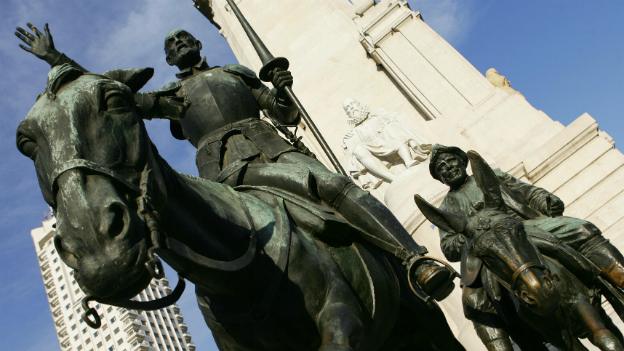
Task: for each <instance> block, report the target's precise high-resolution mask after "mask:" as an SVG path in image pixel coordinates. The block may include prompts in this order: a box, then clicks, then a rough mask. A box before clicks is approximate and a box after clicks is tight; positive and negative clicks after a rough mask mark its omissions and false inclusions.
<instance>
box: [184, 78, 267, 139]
mask: <svg viewBox="0 0 624 351" xmlns="http://www.w3.org/2000/svg"><path fill="white" fill-rule="evenodd" d="M181 84H182V88H181V89H180V91H179V92H178V95H183V96H184V98H185V99H186V100H187V101H189V102H190V106H189V108H188V110H187V111H186V113H185V114H184V117H183V118H182V119H181V120H180V124H181V125H182V130H183V131H184V136H186V137H187V138H188V139H189V140H190V142H191V143H192V144H193V145H195V147H197V143H198V142H199V140H200V139H201V138H202V137H203V136H205V135H207V134H208V133H210V132H212V131H214V130H216V129H218V128H220V127H223V126H224V125H226V124H228V123H233V122H237V121H240V120H243V119H246V118H250V117H259V116H260V107H259V105H258V102H257V101H256V98H255V97H254V96H253V94H252V93H251V89H250V88H249V86H247V84H245V82H244V81H243V80H242V78H240V77H239V76H237V75H235V74H232V73H228V72H225V71H224V70H223V69H221V68H214V69H210V70H206V71H203V72H200V73H197V74H195V75H193V76H192V77H190V78H187V79H185V80H183V81H182V82H181Z"/></svg>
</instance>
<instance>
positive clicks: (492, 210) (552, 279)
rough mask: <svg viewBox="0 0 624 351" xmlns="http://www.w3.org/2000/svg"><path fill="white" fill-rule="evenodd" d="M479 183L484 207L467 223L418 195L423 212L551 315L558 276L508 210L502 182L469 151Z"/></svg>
mask: <svg viewBox="0 0 624 351" xmlns="http://www.w3.org/2000/svg"><path fill="white" fill-rule="evenodd" d="M468 158H469V160H470V165H471V168H472V172H473V176H474V178H475V182H476V184H477V186H478V187H479V189H481V191H482V193H483V203H480V204H479V206H478V208H477V211H476V212H475V213H474V214H473V215H472V216H470V217H469V218H465V217H461V216H459V215H456V214H454V213H450V212H448V211H445V210H441V209H438V208H436V207H434V206H433V205H431V204H430V203H428V202H427V201H426V200H424V199H423V198H422V197H420V196H418V195H416V196H415V201H416V204H417V206H418V208H419V209H420V210H421V212H422V213H423V214H424V215H425V217H427V219H429V220H430V221H431V222H432V223H433V224H435V225H436V226H438V227H439V228H440V229H442V230H444V231H447V232H450V233H461V234H463V235H465V236H466V237H467V239H468V241H467V243H466V247H465V248H464V249H465V250H467V251H466V254H467V255H469V256H473V257H477V258H479V259H481V260H482V261H483V263H484V264H485V266H486V267H487V268H488V269H489V270H490V271H491V272H492V273H494V275H495V276H496V277H497V278H498V281H499V282H500V283H501V285H503V286H504V287H506V288H507V289H508V290H509V291H511V292H512V293H514V294H515V295H516V296H517V297H518V298H519V300H520V301H522V302H523V303H524V304H525V305H526V306H528V307H530V308H531V310H532V311H533V312H535V313H538V314H540V315H544V314H548V313H550V312H551V311H552V310H553V309H554V308H555V307H556V306H557V305H558V299H559V295H558V292H557V289H556V288H555V284H556V280H557V277H556V275H554V274H552V273H551V272H550V270H549V269H548V268H547V267H546V266H545V264H544V260H543V258H542V256H541V255H540V253H539V252H538V250H537V249H536V247H535V246H534V245H533V244H532V243H531V242H530V241H529V240H528V237H527V235H526V232H525V230H524V226H523V224H522V220H521V219H519V218H518V217H516V216H514V215H513V214H511V213H510V211H509V210H508V209H507V208H506V207H505V203H504V201H503V196H502V192H501V185H500V182H499V179H498V177H497V176H496V174H495V173H494V171H493V170H492V169H491V168H490V166H489V165H488V164H487V162H486V161H485V160H484V159H483V158H481V156H480V155H479V154H478V153H477V152H475V151H469V152H468Z"/></svg>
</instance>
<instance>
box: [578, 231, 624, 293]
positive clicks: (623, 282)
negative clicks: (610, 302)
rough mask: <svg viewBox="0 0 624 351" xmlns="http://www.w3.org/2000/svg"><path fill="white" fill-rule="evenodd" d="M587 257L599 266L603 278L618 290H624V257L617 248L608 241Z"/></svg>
mask: <svg viewBox="0 0 624 351" xmlns="http://www.w3.org/2000/svg"><path fill="white" fill-rule="evenodd" d="M605 241H606V240H605ZM587 257H588V258H589V259H590V260H591V261H592V262H593V263H594V264H595V265H596V266H598V268H599V269H600V275H601V276H603V277H604V278H605V279H607V280H608V281H609V282H610V283H611V284H613V285H615V286H617V287H618V288H620V289H624V257H622V254H621V253H620V251H619V250H618V249H617V248H616V247H615V246H613V245H612V244H611V243H610V242H608V241H606V242H605V243H603V244H602V245H600V246H598V247H596V248H594V249H592V250H591V252H589V253H588V255H587Z"/></svg>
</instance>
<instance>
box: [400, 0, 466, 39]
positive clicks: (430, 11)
mask: <svg viewBox="0 0 624 351" xmlns="http://www.w3.org/2000/svg"><path fill="white" fill-rule="evenodd" d="M408 2H409V3H410V6H411V7H412V9H414V10H415V11H420V12H421V14H422V16H423V19H424V20H425V22H427V24H428V25H429V26H431V28H433V29H434V30H435V31H436V32H437V33H438V34H440V35H441V36H442V37H444V38H445V39H446V40H447V41H449V42H451V43H452V44H454V45H458V44H459V43H461V41H462V40H463V39H464V38H465V37H466V33H467V32H468V31H469V30H470V28H471V27H472V25H473V23H474V21H475V17H474V11H472V9H471V8H472V6H471V4H470V1H460V0H409V1H408Z"/></svg>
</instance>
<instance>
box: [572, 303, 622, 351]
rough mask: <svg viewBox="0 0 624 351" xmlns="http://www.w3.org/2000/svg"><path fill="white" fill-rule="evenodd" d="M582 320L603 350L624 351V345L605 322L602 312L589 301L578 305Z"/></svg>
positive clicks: (591, 337)
mask: <svg viewBox="0 0 624 351" xmlns="http://www.w3.org/2000/svg"><path fill="white" fill-rule="evenodd" d="M576 309H577V312H578V314H579V316H580V317H581V320H582V321H583V323H584V324H585V326H586V327H587V328H588V329H589V332H590V333H591V336H590V341H591V343H592V344H594V345H595V346H596V347H598V348H599V349H600V350H602V351H624V347H622V344H621V343H620V340H618V338H617V336H615V334H613V333H612V332H611V331H610V330H609V329H608V328H607V327H606V325H605V324H604V322H603V321H602V319H601V318H600V313H599V312H598V311H597V310H596V308H595V307H594V306H592V305H591V304H590V303H588V302H587V301H581V302H579V303H578V304H577V305H576Z"/></svg>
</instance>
